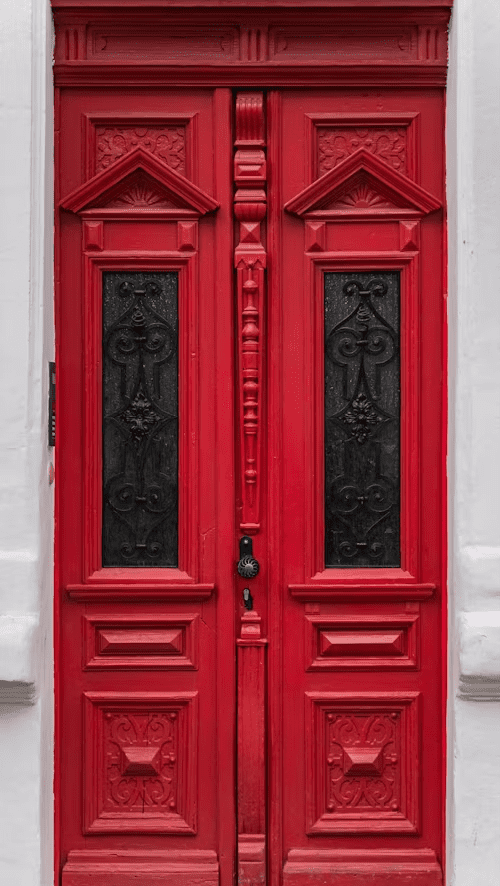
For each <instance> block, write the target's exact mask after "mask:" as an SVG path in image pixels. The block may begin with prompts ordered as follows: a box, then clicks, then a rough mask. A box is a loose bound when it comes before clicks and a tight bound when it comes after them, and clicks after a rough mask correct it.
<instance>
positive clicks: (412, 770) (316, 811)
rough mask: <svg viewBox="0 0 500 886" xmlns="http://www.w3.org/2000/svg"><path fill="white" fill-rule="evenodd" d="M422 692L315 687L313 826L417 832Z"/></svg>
mask: <svg viewBox="0 0 500 886" xmlns="http://www.w3.org/2000/svg"><path fill="white" fill-rule="evenodd" d="M418 696H419V694H418V693H397V692H395V693H393V694H392V695H391V693H365V694H361V693H352V694H350V695H349V694H347V693H339V694H337V695H335V694H334V693H332V694H330V693H325V694H324V695H321V694H320V693H314V692H312V693H308V694H307V704H308V707H309V716H310V720H309V723H308V724H306V736H307V739H308V742H309V747H308V758H309V767H310V770H309V772H310V778H309V784H308V789H307V791H308V796H307V800H308V816H309V829H308V833H310V834H315V833H320V834H328V833H345V834H349V833H365V834H370V833H377V834H380V833H417V832H418V823H419V822H418V783H419V777H420V773H419V761H418V757H419V742H418V713H417V704H418Z"/></svg>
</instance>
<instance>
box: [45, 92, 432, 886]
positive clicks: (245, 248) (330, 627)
mask: <svg viewBox="0 0 500 886" xmlns="http://www.w3.org/2000/svg"><path fill="white" fill-rule="evenodd" d="M442 114H443V107H442V98H441V96H440V94H439V93H438V91H436V92H435V93H434V92H432V90H428V91H426V90H419V89H418V88H412V89H410V90H407V91H405V90H404V89H402V90H397V89H394V90H390V89H386V88H383V89H380V88H379V89H377V90H371V89H368V88H363V89H360V90H355V89H350V90H348V89H341V88H336V89H333V88H330V89H317V90H315V89H312V88H304V89H288V90H272V89H271V90H269V91H268V92H267V93H266V92H265V91H258V90H257V91H251V90H248V91H244V90H243V91H236V92H233V91H231V90H230V89H228V88H213V89H212V88H202V87H201V86H200V87H199V88H198V87H196V88H194V87H193V88H189V89H187V88H185V89H181V88H172V89H168V90H160V89H159V88H157V87H151V88H145V87H143V88H141V90H140V91H134V88H133V87H132V86H130V87H129V88H122V89H120V90H119V91H117V90H113V89H105V88H102V89H98V88H96V89H93V90H84V89H77V88H71V87H68V88H67V89H63V90H62V94H61V105H60V131H59V141H58V150H59V163H58V173H57V191H58V199H59V200H60V204H59V206H60V213H59V216H58V219H59V221H58V225H59V228H58V230H59V233H58V236H59V234H60V239H58V243H60V247H59V248H58V252H57V340H58V364H57V371H58V401H57V409H58V412H57V418H58V450H57V451H58V456H57V459H58V461H57V482H58V515H57V606H56V619H57V621H56V626H57V630H56V637H57V641H56V645H57V666H58V683H57V697H58V708H57V709H58V731H57V736H58V737H57V770H56V771H57V775H56V793H57V802H58V821H57V828H56V832H57V842H58V860H57V864H58V871H59V872H60V873H59V874H58V876H60V877H61V882H62V884H63V886H132V884H136V883H144V884H147V886H178V884H185V886H201V884H204V886H205V884H208V886H215V884H218V883H220V886H229V884H231V883H233V882H234V878H235V876H237V877H238V882H239V883H240V884H242V886H250V884H252V886H253V884H263V883H266V882H267V883H269V884H278V883H279V882H280V881H283V882H284V883H285V884H286V886H302V884H304V886H306V884H307V886H319V884H333V886H351V884H358V883H364V882H368V879H369V882H370V883H373V884H374V886H386V884H387V886H389V884H390V886H393V884H398V883H401V884H403V883H404V884H405V886H413V884H419V886H429V884H432V886H437V884H438V883H441V882H442V865H443V847H442V836H443V835H442V825H443V808H444V796H443V771H444V751H443V747H444V744H443V712H444V708H443V676H442V661H443V607H442V600H443V595H444V590H445V586H444V571H443V538H444V525H445V520H444V497H443V468H442V465H443V328H444V301H443V230H442V224H443V215H442V200H443V170H442V136H441V133H442V126H443V117H442ZM237 565H238V566H239V570H240V572H241V573H242V574H241V575H240V574H239V572H238V569H237ZM366 878H368V879H366Z"/></svg>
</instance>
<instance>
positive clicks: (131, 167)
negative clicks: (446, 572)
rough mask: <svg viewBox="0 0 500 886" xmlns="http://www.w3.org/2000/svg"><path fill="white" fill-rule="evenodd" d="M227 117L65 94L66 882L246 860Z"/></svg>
mask: <svg viewBox="0 0 500 886" xmlns="http://www.w3.org/2000/svg"><path fill="white" fill-rule="evenodd" d="M230 114H231V110H230V94H229V92H228V91H227V90H218V91H217V92H214V91H213V90H212V91H208V90H205V91H204V90H190V91H189V92H188V91H185V90H184V91H177V92H176V91H174V90H169V92H168V95H166V94H164V93H163V94H160V93H158V92H150V93H149V94H147V95H145V94H143V95H140V96H138V95H136V96H134V95H133V93H132V92H130V93H129V94H128V95H127V94H126V95H120V97H119V99H118V98H117V97H116V96H115V95H113V94H112V93H106V92H105V91H101V92H93V93H92V94H91V95H89V93H88V92H82V93H80V94H76V95H75V94H74V93H71V94H69V95H65V94H63V95H62V97H61V106H60V120H61V138H60V143H59V150H60V154H61V157H63V158H64V161H63V162H62V163H61V166H60V170H61V174H60V178H59V187H60V195H61V198H62V203H61V207H62V211H61V216H60V226H61V238H62V241H61V242H62V249H61V253H60V269H61V279H60V287H59V290H58V294H59V298H58V329H59V331H60V334H59V392H60V395H59V428H60V439H64V445H62V446H61V447H60V452H59V464H58V470H59V473H60V476H61V477H62V478H63V480H62V482H61V489H60V496H59V508H60V510H59V515H60V516H59V521H58V550H59V562H60V570H59V576H58V578H59V587H60V591H61V601H62V602H61V608H60V623H61V628H62V630H61V649H60V662H61V674H62V684H63V688H62V695H61V741H60V755H61V758H60V761H61V765H60V796H61V811H62V820H61V823H62V844H61V849H62V853H63V858H65V859H66V862H65V864H64V866H63V874H62V882H63V884H64V886H74V884H75V886H76V884H78V886H79V884H80V883H83V882H85V883H87V882H88V880H87V879H86V877H87V876H91V882H92V883H94V882H97V881H99V882H101V880H99V877H100V876H102V877H104V880H103V882H104V883H106V884H107V883H108V882H111V881H112V882H113V883H114V882H115V881H113V880H112V874H111V872H110V871H109V859H110V857H111V858H113V857H114V855H113V854H115V855H116V853H118V855H117V856H116V859H115V860H116V864H118V865H122V866H123V865H124V866H125V867H122V868H120V867H118V868H117V869H118V870H123V871H125V870H129V875H130V877H132V878H133V877H134V876H136V874H137V871H139V872H140V871H144V870H145V869H146V870H147V871H148V872H149V874H150V875H151V878H152V879H151V882H155V883H156V882H161V883H164V882H173V880H172V878H174V880H175V882H185V883H192V882H200V883H201V882H203V883H216V882H218V880H219V873H220V872H219V869H222V871H223V867H224V857H225V856H226V857H227V858H229V859H230V866H231V869H232V864H233V862H232V857H233V855H234V837H233V832H234V824H233V821H234V812H233V807H234V803H233V801H232V795H233V792H234V770H233V768H232V767H231V766H219V765H218V763H217V761H218V760H220V759H232V758H233V756H234V755H233V733H234V728H235V697H236V693H235V689H234V679H235V678H234V670H235V666H234V624H233V620H234V614H233V611H234V604H233V593H232V581H233V568H234V555H233V514H234V505H233V489H234V481H233V479H232V477H233V467H232V463H233V443H232V440H233V417H232V386H231V378H232V374H233V354H232V347H231V323H232V313H231V299H232V289H231V257H230V254H229V252H228V249H227V244H228V240H229V230H228V218H229V198H230V190H229V189H230V178H229V175H230V163H229V159H230V158H229V156H228V153H227V152H226V154H225V155H223V156H220V160H219V162H215V163H214V161H213V157H214V156H215V155H216V141H217V140H218V139H221V138H222V139H223V138H224V135H225V138H226V142H227V144H229V126H230ZM215 267H217V275H216V274H215ZM216 281H217V282H216ZM216 333H217V334H216ZM222 464H223V475H224V477H225V482H224V484H223V485H222V484H217V483H216V482H215V477H216V476H218V475H220V474H221V467H222ZM63 483H64V486H63ZM221 543H222V547H221V546H220V545H221ZM224 547H226V551H225V553H224V554H222V550H223V548H224ZM216 551H217V552H218V558H217V559H216ZM216 589H217V590H216ZM216 638H217V640H216ZM226 646H227V648H226ZM221 657H222V658H223V661H220V660H219V659H220V658H221ZM219 679H220V680H221V681H222V682H223V685H224V692H225V703H224V705H223V706H222V707H221V710H220V713H218V714H217V713H216V708H217V698H218V693H219V689H218V680H219ZM223 823H224V824H223ZM187 837H189V839H188V840H187V839H186V838H187ZM129 848H130V849H131V850H133V851H132V854H131V853H130V852H129V851H128V849H129ZM122 849H123V850H124V852H123V853H122V856H120V851H121V850H122ZM167 850H168V851H167ZM110 853H111V856H110ZM134 853H135V854H134ZM107 862H108V867H106V863H107ZM99 864H101V865H104V868H103V869H102V871H101V873H100V874H99V873H98V871H99ZM145 864H146V868H144V865H145ZM127 865H128V866H129V867H128V868H127ZM172 865H173V867H172ZM88 871H94V874H93V875H89V874H88ZM103 871H104V873H103ZM105 872H107V873H106V876H105ZM134 872H135V873H134ZM108 875H109V876H108ZM92 876H93V877H94V879H92ZM113 876H114V875H113ZM124 876H125V875H124ZM106 877H108V879H106ZM109 877H111V880H110V879H109ZM154 877H156V879H154ZM95 878H97V879H95ZM165 878H166V879H165ZM169 878H170V879H169ZM126 882H128V880H127V881H126Z"/></svg>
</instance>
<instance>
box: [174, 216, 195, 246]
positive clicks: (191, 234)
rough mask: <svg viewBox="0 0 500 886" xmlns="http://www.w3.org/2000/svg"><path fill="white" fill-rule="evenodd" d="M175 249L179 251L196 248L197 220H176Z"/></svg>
mask: <svg viewBox="0 0 500 886" xmlns="http://www.w3.org/2000/svg"><path fill="white" fill-rule="evenodd" d="M177 249H178V250H179V252H185V251H186V250H191V249H194V250H196V249H198V222H195V221H189V222H187V221H185V222H181V221H180V222H177Z"/></svg>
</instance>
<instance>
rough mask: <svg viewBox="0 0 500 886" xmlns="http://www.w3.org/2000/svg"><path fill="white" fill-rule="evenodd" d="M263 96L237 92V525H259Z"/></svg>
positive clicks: (247, 527)
mask: <svg viewBox="0 0 500 886" xmlns="http://www.w3.org/2000/svg"><path fill="white" fill-rule="evenodd" d="M263 138H264V96H263V94H262V93H260V92H259V93H251V92H242V93H239V94H238V95H237V97H236V139H235V147H236V148H237V150H236V153H235V157H234V181H235V185H236V193H235V196H234V214H235V218H236V219H237V222H238V231H239V240H238V244H237V246H236V249H235V253H234V264H235V268H236V298H237V305H238V314H237V317H238V321H237V322H238V326H239V329H238V351H239V372H240V385H239V400H240V403H239V407H240V440H241V485H242V490H241V495H242V513H241V521H240V529H241V530H242V531H243V532H250V533H254V532H257V531H258V530H259V505H260V486H261V477H260V462H261V447H262V442H261V428H262V393H263V391H262V384H263V379H262V354H263V348H264V315H265V302H264V298H265V268H266V264H267V254H266V250H265V246H264V244H263V242H262V233H261V223H262V221H263V219H264V218H265V215H266V193H265V190H264V188H265V184H266V158H265V154H264V151H263V150H262V148H260V147H256V146H259V145H262V144H263Z"/></svg>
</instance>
